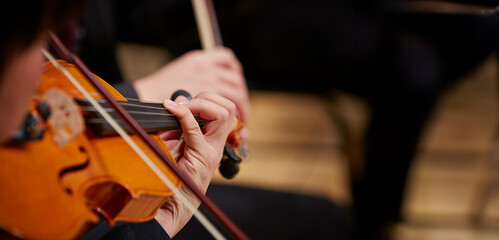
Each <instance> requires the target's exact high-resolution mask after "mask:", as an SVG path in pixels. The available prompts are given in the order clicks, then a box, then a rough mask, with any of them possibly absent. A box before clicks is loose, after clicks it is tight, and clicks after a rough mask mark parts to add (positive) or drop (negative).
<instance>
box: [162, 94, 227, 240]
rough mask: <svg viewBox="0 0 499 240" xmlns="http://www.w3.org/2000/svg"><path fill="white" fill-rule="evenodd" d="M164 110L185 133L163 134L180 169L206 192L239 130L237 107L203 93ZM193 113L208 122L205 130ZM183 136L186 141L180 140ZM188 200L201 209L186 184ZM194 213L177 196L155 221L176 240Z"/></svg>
mask: <svg viewBox="0 0 499 240" xmlns="http://www.w3.org/2000/svg"><path fill="white" fill-rule="evenodd" d="M164 105H165V107H166V108H167V109H168V110H169V111H170V112H171V113H173V114H175V116H177V118H178V119H179V121H180V124H181V126H182V131H181V132H180V131H168V132H164V133H162V134H161V135H160V137H161V138H162V139H163V140H164V141H165V144H166V146H167V147H168V149H169V150H170V151H171V153H172V155H173V156H174V157H175V159H177V163H178V168H179V170H180V171H181V172H182V173H183V174H184V175H185V176H187V177H189V178H190V179H191V180H192V181H193V183H194V184H195V185H196V186H197V187H198V188H199V190H201V191H203V192H206V189H207V188H208V185H209V183H210V181H211V178H212V176H213V173H214V172H215V170H216V168H217V166H218V164H219V163H220V160H221V158H222V154H223V147H224V145H225V141H226V139H227V136H228V135H229V132H230V131H231V130H232V129H234V128H235V127H236V124H237V121H236V118H235V112H236V110H235V109H236V107H235V105H234V103H232V102H231V101H230V100H228V99H226V98H224V97H222V96H220V95H217V94H214V93H206V92H204V93H201V94H199V95H198V96H196V97H195V98H193V99H192V100H191V101H188V100H187V99H186V98H185V97H183V96H181V97H178V98H177V99H176V100H175V102H172V101H170V100H166V101H165V103H164ZM193 114H198V115H199V116H200V117H201V118H203V119H206V120H207V123H206V125H205V126H204V128H203V130H201V129H200V128H199V125H198V123H197V122H196V120H195V119H194V116H193ZM181 134H183V139H179V137H180V135H181ZM180 192H182V193H183V194H184V195H185V196H186V198H187V199H188V200H189V201H190V202H191V203H193V204H194V206H199V204H200V200H199V199H197V198H196V196H195V195H194V194H192V193H191V192H190V191H189V190H188V189H186V187H185V185H183V186H182V187H181V189H180ZM193 214H194V213H193V212H191V211H190V210H189V209H188V208H187V207H186V206H185V204H184V203H183V202H181V201H180V199H179V198H178V196H175V195H174V196H172V197H170V198H169V199H168V201H167V202H166V203H165V204H164V206H163V208H162V209H160V211H159V212H158V214H157V215H156V220H157V221H158V222H159V223H160V224H161V226H162V227H163V228H164V229H165V231H166V232H167V233H168V234H169V235H170V237H173V236H174V235H175V234H177V232H178V231H179V230H180V229H181V228H182V227H183V226H184V225H185V224H186V223H187V222H188V221H189V219H190V218H191V217H192V215H193Z"/></svg>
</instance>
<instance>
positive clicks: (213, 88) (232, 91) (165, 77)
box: [134, 47, 250, 142]
mask: <svg viewBox="0 0 499 240" xmlns="http://www.w3.org/2000/svg"><path fill="white" fill-rule="evenodd" d="M134 88H135V90H136V91H137V93H138V95H139V98H140V99H143V100H148V101H154V102H158V101H162V100H163V99H167V98H169V97H170V96H171V95H172V94H173V92H175V91H176V90H178V89H183V90H187V91H188V92H189V93H190V94H192V95H193V96H194V95H197V94H199V93H201V92H203V91H209V92H213V93H217V94H220V95H221V96H223V97H225V98H227V99H229V100H230V101H232V102H233V103H234V104H235V105H236V107H237V116H238V118H239V119H240V120H241V121H242V122H248V120H249V118H250V104H249V96H248V88H247V86H246V79H245V78H244V75H243V68H242V66H241V63H240V62H239V60H238V59H237V57H236V56H235V54H234V52H232V50H230V49H229V48H224V47H220V48H217V49H214V50H210V51H201V50H193V51H190V52H188V53H186V54H184V55H182V56H181V57H179V58H177V59H175V60H174V61H172V62H171V63H169V64H166V65H165V66H164V67H162V68H161V69H159V70H158V71H156V72H154V73H153V74H151V75H148V76H146V77H144V78H141V79H137V80H136V81H134ZM248 137H249V131H248V130H247V129H246V128H245V129H243V130H242V131H241V138H242V139H241V140H242V141H243V142H244V141H246V140H247V139H248Z"/></svg>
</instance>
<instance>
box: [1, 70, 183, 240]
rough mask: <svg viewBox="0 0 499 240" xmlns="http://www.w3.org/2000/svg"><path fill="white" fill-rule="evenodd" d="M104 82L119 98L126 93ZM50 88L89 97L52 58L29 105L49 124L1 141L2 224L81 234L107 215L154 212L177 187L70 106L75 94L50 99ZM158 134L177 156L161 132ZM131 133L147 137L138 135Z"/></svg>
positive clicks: (39, 234)
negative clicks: (34, 133)
mask: <svg viewBox="0 0 499 240" xmlns="http://www.w3.org/2000/svg"><path fill="white" fill-rule="evenodd" d="M61 64H64V65H66V66H65V67H66V68H67V69H68V70H69V71H70V72H71V74H72V75H73V76H75V78H76V79H78V81H79V82H80V83H81V84H83V85H84V86H85V88H88V89H87V90H90V91H91V92H95V91H92V90H91V89H92V88H91V87H90V85H89V84H88V83H85V81H84V80H81V79H83V77H79V76H81V74H80V73H79V72H78V70H77V69H75V68H74V67H72V65H70V64H66V63H61ZM101 82H102V83H103V84H104V85H105V86H107V88H108V89H109V91H110V92H111V93H112V94H113V95H115V97H116V99H118V100H121V101H126V100H125V99H124V98H123V97H122V96H121V95H120V94H119V93H118V92H117V91H115V90H114V89H112V88H111V87H110V86H109V85H107V84H106V83H105V82H104V81H101ZM61 92H62V94H60V93H61ZM48 95H50V96H52V95H56V97H53V99H58V98H65V96H64V95H66V96H69V98H79V97H81V96H80V93H79V92H78V91H77V90H76V89H75V88H74V87H73V86H72V84H71V83H70V82H68V80H67V79H66V77H65V76H62V73H61V72H60V71H59V70H57V69H55V68H54V67H53V66H52V65H51V64H45V66H44V74H43V77H42V79H41V81H40V84H39V88H38V91H37V93H36V94H35V96H34V97H33V101H32V103H33V104H32V106H30V107H29V109H30V112H33V113H34V115H35V118H36V119H38V121H39V123H38V125H39V126H40V127H41V128H44V129H45V131H43V134H42V136H41V138H40V139H34V140H29V141H26V142H23V143H22V144H14V145H6V146H2V147H1V148H0V189H1V191H2V193H1V194H0V227H1V228H3V229H5V230H6V231H8V232H10V233H12V234H13V235H16V236H18V237H22V238H29V239H74V238H78V237H80V236H81V235H82V234H83V233H84V232H86V231H87V230H88V229H89V228H90V227H91V226H92V225H95V224H96V223H98V222H99V221H100V219H101V218H103V219H105V220H106V221H107V222H108V223H109V224H110V225H112V224H114V223H115V222H116V221H129V222H141V221H148V220H151V219H152V218H154V216H155V215H156V213H157V211H158V209H159V208H160V207H161V206H162V205H163V204H164V202H165V201H166V199H167V198H168V197H169V196H171V195H172V194H173V193H172V191H171V190H170V189H169V188H168V187H166V186H165V184H164V183H163V182H162V181H161V180H160V179H159V178H158V177H156V175H155V174H154V172H153V171H152V170H151V169H150V168H149V167H148V166H147V165H146V164H145V163H144V162H143V161H141V160H140V159H139V157H138V156H137V154H136V153H135V152H134V151H133V150H132V149H131V148H130V146H129V145H128V144H127V143H126V142H125V141H124V140H123V139H122V138H121V137H120V136H108V137H97V135H98V134H94V133H92V131H91V130H89V129H87V128H85V123H84V119H83V117H82V115H81V113H80V111H79V110H78V106H77V105H72V106H69V107H68V106H66V102H67V101H64V104H59V103H58V102H60V101H59V100H54V102H55V103H52V102H51V100H47V99H46V98H48V97H47V96H48ZM40 102H44V103H48V105H49V107H50V114H49V115H48V117H46V119H45V118H44V117H40V116H38V115H40V113H39V112H37V111H36V106H39V103H40ZM72 104H74V102H73V103H72ZM69 105H71V104H69ZM71 109H73V110H71ZM74 109H76V110H78V111H76V110H74ZM78 114H80V115H78ZM42 115H43V114H42ZM82 124H83V125H82ZM150 136H151V137H152V139H153V140H154V141H155V142H156V143H157V144H158V145H159V146H160V147H161V149H162V150H163V151H164V152H165V153H166V154H167V155H169V156H171V154H170V152H169V151H168V149H167V148H166V146H164V144H163V142H162V140H161V139H160V138H159V137H158V136H156V135H154V134H152V135H150ZM131 137H132V139H133V140H134V141H135V142H136V143H137V144H138V145H139V146H142V145H144V144H143V143H142V142H141V141H140V139H139V138H138V137H135V136H131ZM143 149H144V148H143ZM145 152H146V155H148V156H149V158H151V160H152V161H154V163H155V164H156V166H157V167H158V168H159V169H160V170H161V171H162V172H163V174H165V176H167V177H168V178H169V179H170V180H171V181H172V182H173V183H174V184H175V185H176V186H177V187H179V186H180V184H181V183H180V180H179V179H178V178H177V177H176V176H175V175H174V174H173V173H172V172H171V171H170V170H169V169H168V168H167V167H166V166H165V164H164V163H163V162H162V161H161V160H159V159H158V158H157V157H155V155H154V154H153V153H152V152H150V151H148V150H145ZM170 159H173V157H171V158H170Z"/></svg>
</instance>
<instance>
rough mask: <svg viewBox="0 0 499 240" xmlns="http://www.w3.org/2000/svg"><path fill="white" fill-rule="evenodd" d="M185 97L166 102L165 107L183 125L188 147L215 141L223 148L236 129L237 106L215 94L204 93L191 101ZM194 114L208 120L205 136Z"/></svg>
mask: <svg viewBox="0 0 499 240" xmlns="http://www.w3.org/2000/svg"><path fill="white" fill-rule="evenodd" d="M182 99H184V100H186V99H185V98H184V97H183V96H181V97H178V98H177V99H176V101H175V102H173V101H170V100H165V102H164V105H165V107H166V108H167V109H168V110H170V112H171V113H173V114H175V116H177V118H178V119H179V121H180V124H181V125H182V130H183V133H184V139H185V141H186V143H187V144H188V145H191V146H197V145H199V144H202V142H203V141H205V138H206V141H213V143H214V144H216V145H218V146H223V144H224V143H225V141H226V138H227V135H228V134H229V132H230V131H232V130H233V129H234V128H235V124H236V122H235V111H236V110H235V109H236V107H235V104H234V103H233V102H232V101H230V100H228V99H226V98H224V97H222V96H220V95H218V94H215V93H209V92H203V93H201V94H199V95H197V96H196V97H195V98H194V99H192V100H191V101H189V102H187V101H182ZM193 114H197V115H199V117H201V118H203V119H205V120H207V124H206V125H205V131H204V136H203V133H202V132H201V130H200V128H199V125H198V123H197V122H196V120H195V118H194V116H193Z"/></svg>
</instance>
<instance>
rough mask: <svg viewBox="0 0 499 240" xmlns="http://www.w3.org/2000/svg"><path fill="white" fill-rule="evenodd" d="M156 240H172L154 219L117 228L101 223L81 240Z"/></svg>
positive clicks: (118, 225)
mask: <svg viewBox="0 0 499 240" xmlns="http://www.w3.org/2000/svg"><path fill="white" fill-rule="evenodd" d="M97 239H106V240H149V239H151V240H154V239H158V240H159V239H161V240H163V239H167V240H168V239H171V238H170V236H168V234H167V233H166V232H165V230H164V229H163V227H161V225H160V224H159V223H158V222H157V221H156V219H153V220H151V221H148V222H143V223H124V222H119V223H117V224H116V225H115V226H112V227H111V226H109V225H108V224H107V223H106V222H105V221H101V222H100V223H99V224H97V225H96V226H94V228H92V229H91V230H90V231H88V232H87V233H86V234H85V235H84V236H83V237H82V238H81V240H97Z"/></svg>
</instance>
